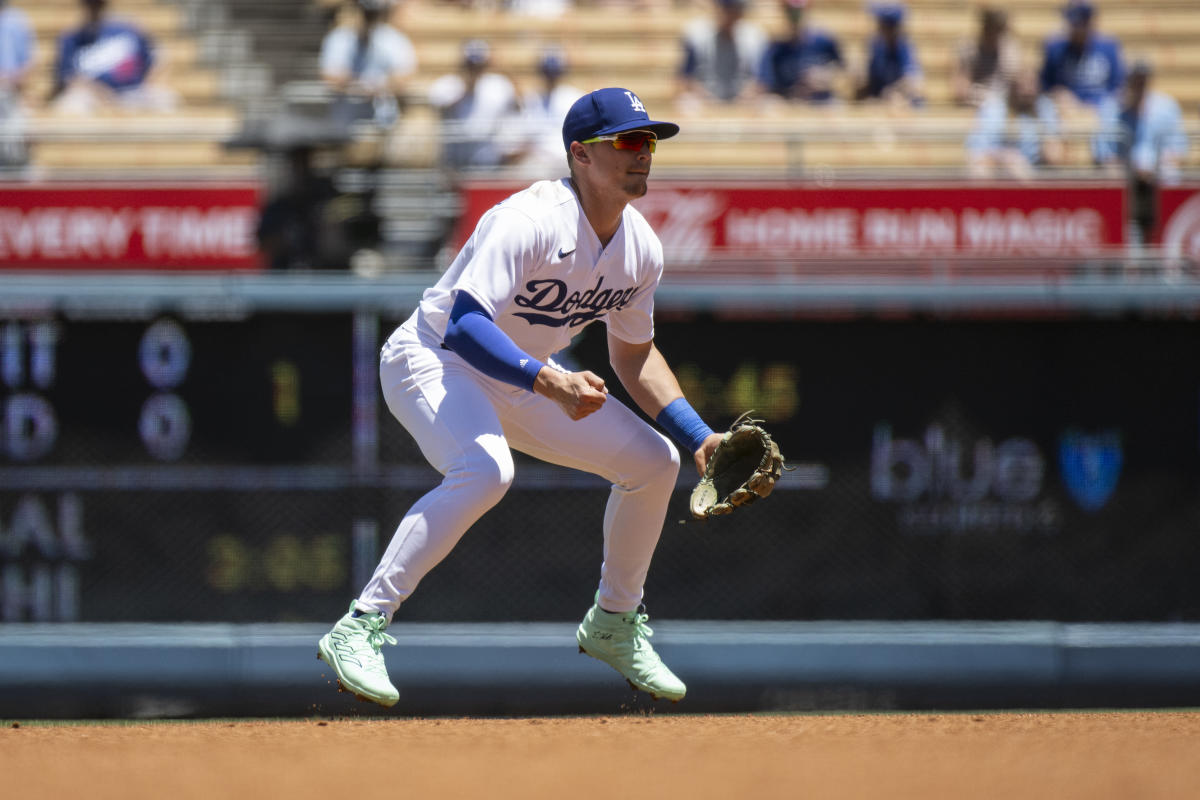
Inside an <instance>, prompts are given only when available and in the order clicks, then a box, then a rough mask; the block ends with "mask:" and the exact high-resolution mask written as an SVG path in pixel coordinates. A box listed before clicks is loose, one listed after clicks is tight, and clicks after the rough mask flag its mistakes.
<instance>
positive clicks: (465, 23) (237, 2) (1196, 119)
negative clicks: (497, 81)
mask: <svg viewBox="0 0 1200 800" xmlns="http://www.w3.org/2000/svg"><path fill="white" fill-rule="evenodd" d="M336 4H337V3H336V0H307V2H305V0H258V2H254V3H250V2H248V1H247V0H212V1H211V2H207V3H199V2H192V1H188V2H185V1H182V0H173V1H171V2H168V1H167V0H112V3H111V13H112V14H113V15H114V16H120V17H127V18H130V19H133V20H135V21H136V22H137V23H138V24H139V25H140V26H141V27H143V28H144V29H145V30H146V31H147V32H149V33H150V34H151V35H153V36H154V38H155V40H156V41H157V43H158V53H159V56H160V64H161V66H160V70H159V74H158V79H159V80H161V81H162V82H163V83H164V84H166V85H168V86H170V87H171V88H172V89H173V90H174V91H176V92H177V93H178V95H179V96H180V99H181V105H180V108H179V109H178V110H176V111H174V112H171V113H169V114H161V115H154V116H153V118H151V117H149V116H148V115H145V114H140V115H123V114H112V115H107V116H106V117H105V118H103V119H93V118H89V119H84V120H79V119H73V120H71V121H70V122H69V123H68V122H64V121H63V120H62V119H59V118H56V115H55V114H53V113H51V112H50V111H49V110H47V109H46V108H45V107H44V106H40V107H39V105H37V104H36V103H35V107H34V109H33V113H32V118H31V121H30V131H31V135H32V138H33V140H34V150H33V159H34V162H35V163H36V164H37V165H38V166H39V167H42V168H44V169H49V170H54V169H59V168H62V169H68V168H72V169H73V168H80V167H89V166H94V167H97V168H100V167H105V166H107V167H110V168H115V169H120V168H130V169H137V168H139V167H148V168H154V169H158V168H161V167H163V166H164V165H171V166H179V167H190V168H203V167H205V166H216V167H230V168H238V167H248V166H250V165H252V163H253V162H254V156H253V154H252V153H248V152H231V151H227V150H225V149H223V148H222V147H220V142H221V141H224V140H225V139H228V138H230V136H231V135H232V133H233V132H234V131H235V130H236V129H237V127H238V124H239V120H240V119H241V117H242V116H243V115H244V114H245V113H246V112H247V110H248V108H249V106H250V103H249V101H248V100H247V99H246V98H245V96H244V94H243V95H241V96H239V92H238V91H236V88H232V87H231V86H230V85H229V69H228V65H227V64H225V63H223V61H224V59H223V57H222V55H221V54H220V53H219V52H217V53H214V52H213V49H212V47H211V46H210V43H211V37H208V34H209V33H211V31H210V30H208V28H211V27H212V25H211V24H208V25H207V27H206V25H205V23H204V22H203V20H198V18H197V17H198V15H200V16H203V15H202V14H200V12H205V13H206V14H208V16H210V17H211V16H215V17H216V18H218V19H223V20H224V25H225V28H227V29H229V30H227V31H226V34H229V33H230V31H232V33H241V34H242V35H243V36H244V38H245V39H246V40H247V42H248V44H246V45H245V47H246V48H248V49H249V50H251V51H252V52H251V53H250V57H252V58H254V57H260V58H263V59H265V60H266V61H268V62H270V66H271V67H273V69H274V75H273V80H271V81H268V83H269V84H270V85H273V86H274V87H275V89H276V90H277V91H276V96H277V97H279V98H283V99H284V100H286V99H287V98H288V97H295V96H301V95H305V93H306V91H307V92H308V94H309V95H310V96H313V97H316V98H318V100H319V99H320V98H321V97H323V96H324V95H323V93H322V92H323V90H322V87H321V85H320V83H319V81H317V80H316V61H317V52H318V49H319V42H320V34H321V30H320V29H319V28H314V27H313V25H317V24H319V23H318V22H317V21H318V20H319V19H320V18H321V14H322V11H323V10H325V11H331V10H332V8H333V7H335V6H336ZM1097 4H1098V6H1099V8H1100V14H1099V17H1098V26H1099V28H1100V30H1102V31H1103V32H1105V33H1108V34H1111V35H1114V36H1116V37H1118V38H1119V39H1120V40H1121V42H1122V45H1123V48H1124V52H1125V55H1126V57H1127V59H1128V60H1133V59H1134V58H1138V57H1149V58H1151V59H1152V60H1153V62H1154V63H1155V65H1156V67H1157V69H1158V73H1157V76H1156V86H1157V88H1159V89H1161V90H1163V91H1166V92H1168V93H1169V94H1171V95H1173V96H1174V97H1176V98H1177V99H1178V100H1179V101H1180V103H1181V104H1182V105H1183V106H1184V108H1185V116H1186V119H1187V125H1188V128H1189V131H1190V132H1191V133H1192V135H1193V137H1197V136H1200V115H1198V114H1197V110H1200V81H1197V80H1195V79H1194V77H1193V76H1194V75H1195V74H1196V72H1197V69H1200V46H1198V45H1200V14H1196V13H1195V11H1194V8H1193V3H1191V2H1189V1H1188V0H1100V1H1099V2H1098V3H1097ZM14 5H15V6H17V7H20V8H22V9H23V10H25V11H26V13H27V14H28V15H29V16H30V18H31V20H32V22H33V24H34V27H35V29H36V31H37V34H38V40H39V41H38V48H37V66H36V68H35V77H34V80H33V81H32V87H31V96H32V97H33V98H34V99H35V100H39V99H44V98H45V96H46V94H47V93H48V90H49V86H50V71H51V67H52V61H53V57H54V39H55V37H56V36H57V35H58V34H59V33H60V32H61V31H63V30H65V29H67V28H69V27H70V26H71V25H73V24H74V21H75V20H76V19H77V18H78V15H79V10H78V2H77V0H37V2H34V0H14ZM478 5H479V7H478V8H473V7H471V4H469V3H468V4H462V3H450V2H446V1H445V0H405V2H404V3H403V5H402V8H401V10H400V12H399V14H398V21H399V24H400V26H401V27H402V28H403V29H404V30H405V32H406V33H407V34H408V36H409V37H410V39H411V40H412V41H413V43H414V46H415V47H416V50H417V55H418V61H419V65H420V68H419V74H418V75H417V76H416V79H415V80H414V81H413V82H412V84H411V102H410V107H411V111H410V113H409V115H408V116H407V118H406V119H405V121H404V131H403V132H404V136H405V138H406V139H407V140H408V141H409V142H416V141H417V140H418V139H424V140H425V141H426V142H432V141H433V140H434V138H435V134H436V122H435V116H434V115H433V114H432V113H431V111H430V110H429V109H427V108H424V107H423V102H424V98H425V96H426V91H427V88H428V86H429V85H430V84H431V83H432V81H433V80H434V79H436V77H437V76H439V75H441V74H444V73H446V72H450V71H453V70H455V69H456V68H457V65H458V61H459V55H460V48H461V45H462V42H463V41H464V40H465V39H467V38H471V37H481V38H485V39H487V40H488V41H490V42H491V44H492V46H493V53H494V57H495V67H496V68H497V69H500V70H502V71H504V72H505V73H507V74H509V75H510V76H511V77H512V78H513V79H514V81H516V82H517V83H518V85H519V86H530V85H532V82H533V81H534V80H535V78H536V70H535V65H536V63H537V59H538V56H539V54H540V53H541V51H542V49H543V48H544V47H545V46H546V45H550V44H553V45H560V46H562V47H564V48H565V49H566V50H567V52H568V54H569V59H570V65H571V72H570V74H569V75H568V80H569V81H570V82H571V83H572V84H573V85H576V86H579V87H580V88H582V89H591V88H596V87H599V86H605V85H626V86H631V87H635V88H636V89H637V91H638V92H639V94H640V95H641V96H642V98H643V99H644V100H645V101H646V102H647V104H648V105H649V106H650V107H651V109H652V110H654V111H655V113H658V114H660V115H667V114H670V115H671V116H672V118H677V119H680V120H681V121H682V122H686V123H687V127H686V131H685V135H684V136H681V137H680V138H679V139H678V140H676V141H675V142H673V143H672V147H671V148H665V147H664V148H663V149H662V150H661V151H660V154H659V159H658V161H659V163H660V164H661V165H662V166H663V167H669V168H675V167H678V168H680V169H698V168H721V167H729V168H739V169H745V168H749V169H753V168H760V169H763V170H769V171H774V170H777V169H807V168H813V167H821V166H836V167H843V168H852V167H864V168H873V169H874V168H881V167H894V168H897V169H905V168H910V167H913V166H918V167H921V168H926V169H927V168H938V169H942V168H944V169H947V170H954V169H961V166H962V163H963V148H962V142H963V138H964V137H965V135H966V132H967V131H968V130H969V128H970V125H971V121H972V114H971V112H970V111H969V110H967V109H960V108H955V107H953V106H951V105H950V103H949V71H950V65H951V61H952V59H953V57H954V52H955V50H956V49H957V46H958V45H959V43H960V42H962V41H964V40H965V39H967V38H969V37H971V36H972V35H973V33H974V30H975V26H976V24H977V23H976V11H975V6H974V5H970V6H968V5H967V4H964V3H962V2H961V1H960V0H911V1H910V2H909V3H908V6H909V14H908V18H907V21H906V27H907V30H908V32H909V35H910V36H911V38H912V39H913V41H914V43H915V45H916V47H917V50H918V53H919V56H920V59H921V62H922V65H923V67H924V70H925V73H926V90H927V96H928V99H929V103H928V105H927V107H926V108H924V109H922V110H920V111H900V110H897V109H890V108H887V109H885V108H881V107H879V106H873V105H860V104H852V103H843V104H840V105H838V106H836V107H835V108H832V109H814V108H811V107H806V106H799V105H786V104H780V103H776V104H754V105H750V106H746V107H738V108H712V107H707V108H703V109H690V108H676V107H675V105H674V103H673V96H674V91H675V85H676V78H675V73H676V70H677V67H678V63H679V59H680V47H679V37H680V34H681V31H682V30H683V28H684V26H685V25H686V24H687V22H688V21H689V20H691V19H694V18H696V17H698V16H704V15H708V14H710V13H711V3H709V2H707V0H691V2H688V1H687V0H678V1H677V2H672V1H671V0H649V2H647V3H643V4H639V3H637V2H634V0H614V2H604V1H603V0H580V2H578V3H577V5H576V7H575V8H573V9H572V10H571V11H569V12H568V13H565V14H563V15H560V16H552V17H546V16H535V15H526V14H519V13H515V12H512V11H505V10H502V9H500V8H497V6H502V5H503V4H502V3H490V4H486V5H487V6H490V7H484V6H485V4H483V3H480V4H478ZM642 5H645V7H641V6H642ZM296 6H304V7H305V10H306V12H307V13H308V16H307V17H306V18H305V19H306V21H307V22H308V23H311V24H309V25H307V26H302V25H296V24H294V23H293V22H291V21H290V20H291V19H292V18H293V17H294V16H295V13H296V12H295V8H296ZM1003 6H1004V7H1005V8H1006V9H1007V10H1008V11H1009V13H1010V19H1011V24H1012V27H1013V29H1014V32H1015V34H1016V35H1017V36H1018V37H1019V39H1020V42H1021V45H1022V50H1023V53H1024V56H1025V61H1026V64H1028V65H1031V66H1036V65H1037V64H1038V63H1039V61H1040V46H1041V42H1042V41H1043V40H1044V39H1045V37H1046V36H1047V35H1049V34H1051V33H1052V32H1054V31H1056V30H1057V29H1058V28H1059V27H1060V25H1061V17H1060V12H1059V9H1058V6H1059V3H1058V2H1047V1H1046V0H1009V1H1008V2H1006V3H1004V4H1003ZM218 12H219V13H218ZM288 15H291V16H288ZM809 16H810V22H811V24H813V25H815V26H818V27H822V28H825V29H827V30H830V31H832V32H833V33H835V34H836V35H837V37H838V38H839V39H840V41H841V42H842V44H843V50H844V54H845V57H846V59H847V61H848V63H849V65H850V66H851V68H856V67H857V66H859V65H860V64H861V63H862V59H863V51H864V46H865V42H866V40H867V38H868V36H869V35H870V33H871V30H872V27H873V21H872V19H871V17H870V15H869V14H868V13H867V11H866V10H865V6H864V4H863V3H862V2H861V0H814V2H813V5H812V7H811V10H810V14H809ZM750 17H751V18H752V19H753V20H755V21H756V22H758V23H759V24H761V25H762V26H763V27H764V28H765V29H766V30H767V31H768V32H774V31H777V30H780V28H781V26H782V15H781V11H780V8H779V5H778V4H777V3H776V2H770V1H768V0H752V2H751V5H750ZM277 20H281V21H277ZM239 25H240V26H242V30H240V31H239V30H238V26H239ZM206 37H207V38H206ZM268 69H269V68H268ZM269 88H270V87H268V89H269ZM842 89H843V93H845V92H846V91H847V90H848V78H847V82H846V84H844V85H843V86H842ZM1066 128H1067V132H1068V135H1069V136H1070V137H1074V140H1073V143H1072V146H1071V147H1070V149H1069V153H1070V157H1071V161H1072V163H1074V164H1076V165H1078V166H1085V165H1086V164H1087V161H1088V151H1087V147H1086V142H1085V138H1086V131H1087V125H1086V123H1084V122H1079V123H1076V122H1075V121H1072V120H1068V121H1067V125H1066ZM731 141H742V142H748V141H752V142H753V143H754V146H753V147H717V148H715V147H713V146H712V145H713V144H714V142H716V143H722V142H731ZM1198 141H1200V139H1198ZM367 152H373V151H369V150H368V151H367ZM436 153H437V150H436V147H433V146H430V145H429V144H422V145H421V146H413V147H407V148H404V149H403V150H401V151H396V150H393V161H395V162H396V163H397V164H398V165H402V166H415V167H429V166H434V165H435V161H436ZM368 157H373V156H368ZM1189 163H1190V164H1191V165H1193V166H1200V146H1196V147H1193V148H1192V151H1191V153H1190V156H1189Z"/></svg>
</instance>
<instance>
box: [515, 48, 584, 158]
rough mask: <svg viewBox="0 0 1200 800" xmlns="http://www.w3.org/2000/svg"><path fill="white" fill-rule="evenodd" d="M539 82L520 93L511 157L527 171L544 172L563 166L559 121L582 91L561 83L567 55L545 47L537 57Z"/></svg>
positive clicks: (563, 117) (561, 120)
mask: <svg viewBox="0 0 1200 800" xmlns="http://www.w3.org/2000/svg"><path fill="white" fill-rule="evenodd" d="M537 71H538V76H539V84H538V86H537V87H536V88H533V89H530V90H528V91H526V92H525V93H524V94H523V95H522V97H521V118H520V119H521V126H520V127H521V129H522V133H521V138H522V141H521V142H520V143H519V149H518V150H517V151H516V152H515V153H514V156H513V160H514V161H516V162H517V163H519V164H521V165H522V166H524V167H527V168H529V170H530V171H536V172H538V173H539V174H543V175H544V174H545V173H546V171H547V170H552V169H555V168H561V167H562V166H563V163H564V162H563V149H562V125H563V120H564V119H565V118H566V116H567V111H569V110H570V108H571V106H572V105H573V104H574V103H575V101H576V100H578V99H579V98H580V97H582V96H583V94H584V93H583V91H581V90H580V89H578V88H576V87H574V86H571V85H570V84H568V83H565V82H564V80H563V77H564V75H565V74H566V71H567V57H566V54H565V53H563V51H562V50H560V49H558V48H548V49H547V50H545V51H544V52H543V53H542V55H541V57H540V58H539V59H538V66H537Z"/></svg>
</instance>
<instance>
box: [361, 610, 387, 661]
mask: <svg viewBox="0 0 1200 800" xmlns="http://www.w3.org/2000/svg"><path fill="white" fill-rule="evenodd" d="M359 621H360V622H361V623H362V626H363V628H364V629H365V630H366V633H367V644H368V645H370V646H371V655H374V656H377V657H376V658H364V659H363V666H364V667H365V668H366V669H368V670H369V671H371V672H375V673H380V674H383V675H387V667H385V666H384V664H383V659H382V658H378V656H379V655H380V653H379V651H380V650H381V649H382V648H383V646H384V645H385V644H395V643H396V637H395V636H392V635H391V634H390V633H384V632H383V629H384V628H385V627H387V620H386V619H385V618H384V617H383V615H376V616H373V617H359Z"/></svg>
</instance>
